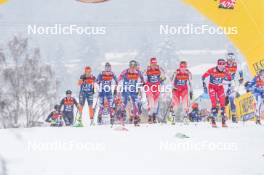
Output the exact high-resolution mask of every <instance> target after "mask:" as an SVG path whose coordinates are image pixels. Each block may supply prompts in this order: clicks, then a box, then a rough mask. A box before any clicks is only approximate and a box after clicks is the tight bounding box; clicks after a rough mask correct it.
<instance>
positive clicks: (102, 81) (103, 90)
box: [97, 62, 117, 125]
mask: <svg viewBox="0 0 264 175" xmlns="http://www.w3.org/2000/svg"><path fill="white" fill-rule="evenodd" d="M113 83H114V86H113ZM97 84H98V85H99V89H100V90H99V101H100V109H99V113H98V123H99V124H101V123H102V115H103V111H104V108H105V105H104V104H105V101H107V107H108V112H109V114H110V123H111V125H113V123H114V110H113V92H112V91H113V90H114V94H116V86H117V77H116V75H115V74H114V73H113V72H112V70H111V64H110V63H108V62H107V63H106V64H105V70H104V71H102V72H101V73H100V74H99V75H98V77H97Z"/></svg>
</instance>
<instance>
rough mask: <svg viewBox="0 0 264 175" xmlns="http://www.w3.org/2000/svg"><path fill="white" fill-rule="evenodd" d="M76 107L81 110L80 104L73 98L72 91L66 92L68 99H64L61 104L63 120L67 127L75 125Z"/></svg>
mask: <svg viewBox="0 0 264 175" xmlns="http://www.w3.org/2000/svg"><path fill="white" fill-rule="evenodd" d="M74 105H75V106H76V107H77V109H79V107H80V106H79V104H78V103H77V101H76V99H75V98H74V97H72V91H71V90H67V91H66V97H64V98H63V99H62V100H61V102H60V111H61V108H62V107H63V119H64V122H65V125H66V126H70V125H73V121H74V117H73V113H74Z"/></svg>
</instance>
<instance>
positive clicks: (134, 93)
mask: <svg viewBox="0 0 264 175" xmlns="http://www.w3.org/2000/svg"><path fill="white" fill-rule="evenodd" d="M121 81H122V82H123V84H122V101H123V103H124V107H123V112H125V108H126V106H127V104H128V101H129V100H130V102H131V103H132V106H133V109H132V115H133V116H132V117H133V120H134V124H135V126H138V125H139V121H140V118H139V110H138V101H139V99H138V89H139V86H140V84H144V78H143V75H142V73H141V72H140V71H138V70H137V62H136V61H135V60H132V61H130V62H129V68H128V69H125V70H124V71H123V72H122V73H121V74H120V75H119V77H118V82H121Z"/></svg>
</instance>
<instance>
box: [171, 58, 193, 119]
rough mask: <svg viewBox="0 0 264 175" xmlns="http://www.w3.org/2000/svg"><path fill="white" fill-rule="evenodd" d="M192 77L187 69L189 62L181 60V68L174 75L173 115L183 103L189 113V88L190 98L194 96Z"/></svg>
mask: <svg viewBox="0 0 264 175" xmlns="http://www.w3.org/2000/svg"><path fill="white" fill-rule="evenodd" d="M191 79H192V75H191V72H190V71H189V70H188V69H187V62H186V61H181V62H180V65H179V68H178V69H177V70H176V72H175V73H174V74H173V77H172V81H173V89H172V106H171V112H172V116H175V111H176V110H177V109H178V107H179V105H180V104H181V103H182V104H183V108H184V110H185V112H186V115H187V113H188V104H189V99H188V95H189V90H190V98H191V99H192V96H193V92H192V86H191ZM173 120H174V118H173ZM173 123H174V121H173Z"/></svg>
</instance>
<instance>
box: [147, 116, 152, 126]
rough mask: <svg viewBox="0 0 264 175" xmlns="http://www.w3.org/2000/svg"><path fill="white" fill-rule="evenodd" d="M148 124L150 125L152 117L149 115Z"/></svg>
mask: <svg viewBox="0 0 264 175" xmlns="http://www.w3.org/2000/svg"><path fill="white" fill-rule="evenodd" d="M148 124H152V116H151V115H149V116H148Z"/></svg>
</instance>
